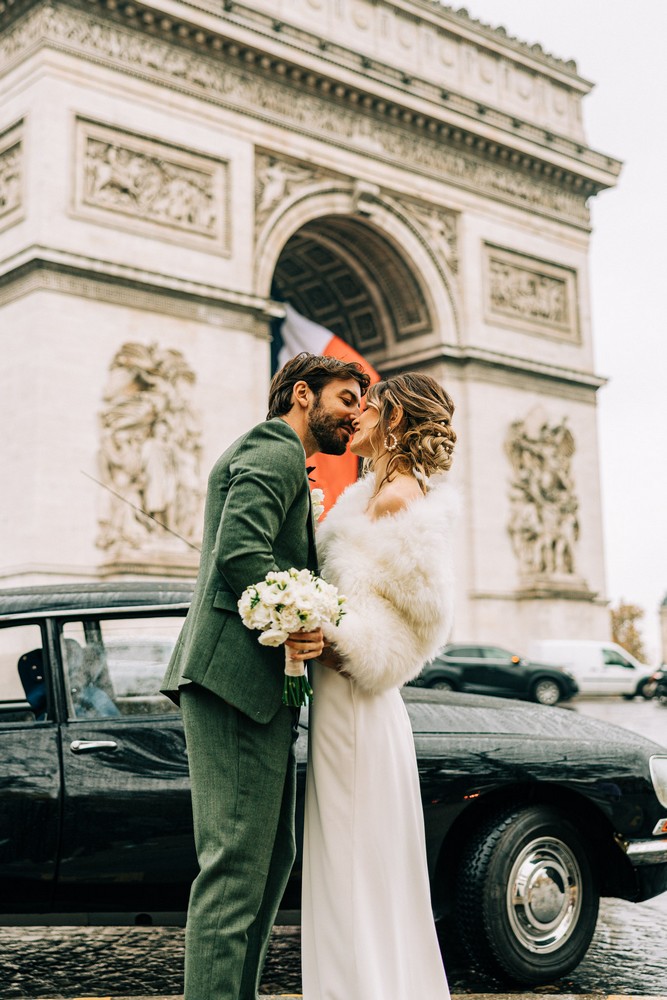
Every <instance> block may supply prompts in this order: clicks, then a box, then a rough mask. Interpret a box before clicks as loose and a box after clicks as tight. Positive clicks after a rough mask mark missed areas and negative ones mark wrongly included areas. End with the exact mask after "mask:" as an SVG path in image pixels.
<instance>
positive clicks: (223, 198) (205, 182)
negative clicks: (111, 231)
mask: <svg viewBox="0 0 667 1000" xmlns="http://www.w3.org/2000/svg"><path fill="white" fill-rule="evenodd" d="M77 132H78V136H77V149H78V163H77V183H76V195H75V209H76V211H77V212H80V213H82V214H85V215H87V216H88V217H91V216H92V217H94V218H96V219H100V218H103V217H108V218H109V221H113V223H114V224H118V219H119V217H121V218H122V217H124V218H125V224H126V225H128V223H130V222H131V225H132V228H133V229H136V230H139V231H148V232H150V233H154V232H155V233H156V234H157V233H158V232H162V231H164V230H165V229H166V230H173V231H174V232H175V233H181V234H183V235H185V236H187V237H190V238H192V237H194V238H201V239H202V240H205V241H206V242H207V243H208V244H211V243H213V244H216V245H217V248H218V249H219V250H220V251H222V252H228V251H229V239H228V234H227V228H228V225H227V216H228V213H227V197H228V192H227V186H228V182H227V164H226V162H225V161H222V160H216V159H214V158H212V157H207V156H204V155H201V154H195V153H192V152H190V151H188V150H181V149H177V148H176V147H173V146H170V145H168V144H165V143H160V142H157V141H155V140H151V139H144V138H142V137H141V136H137V135H133V134H131V133H126V132H122V131H119V130H116V129H112V128H108V127H106V126H104V125H99V124H97V123H94V122H88V121H85V120H82V119H79V120H78V121H77Z"/></svg>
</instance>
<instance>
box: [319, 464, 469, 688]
mask: <svg viewBox="0 0 667 1000" xmlns="http://www.w3.org/2000/svg"><path fill="white" fill-rule="evenodd" d="M373 488H374V477H373V476H372V475H371V476H366V477H365V478H363V479H360V480H359V481H358V482H356V483H354V484H353V485H352V486H349V487H348V488H347V489H346V490H345V492H344V493H343V494H342V496H341V497H340V498H339V499H338V502H337V503H336V505H335V507H334V508H333V509H332V510H331V511H330V512H329V514H328V516H327V517H326V519H325V520H324V522H323V523H322V524H321V525H320V526H319V528H318V531H317V549H318V556H319V560H320V568H321V573H322V576H323V577H324V579H325V580H327V581H328V582H329V583H333V584H335V585H336V586H337V587H338V590H339V591H340V593H341V594H344V595H345V596H346V598H347V603H346V614H345V615H344V617H343V619H342V621H341V623H340V625H339V626H338V627H333V626H329V627H325V629H324V631H325V634H326V637H327V639H328V640H329V641H331V642H334V643H335V645H336V648H337V650H338V652H339V653H340V654H341V655H342V656H343V657H344V658H345V665H344V667H345V670H346V671H347V672H348V673H349V674H350V675H351V676H352V678H353V680H354V682H355V683H356V684H358V685H359V687H360V688H362V689H363V690H364V691H366V692H367V693H369V694H379V693H380V692H382V691H387V690H389V689H390V688H394V687H400V686H402V685H403V684H405V683H407V681H409V680H412V678H414V677H416V676H417V674H419V672H420V671H421V669H422V667H423V666H424V664H425V663H428V662H429V661H430V660H432V659H433V658H434V657H435V655H436V654H437V652H438V650H439V649H440V648H441V647H442V646H443V645H444V643H445V642H446V641H447V639H448V637H449V633H450V630H451V626H452V619H453V605H454V581H453V534H454V527H455V521H456V516H457V514H458V510H459V506H460V503H459V496H458V493H457V492H456V490H455V489H454V488H453V487H452V486H450V485H449V483H447V482H446V481H445V477H444V476H438V477H437V478H433V479H432V480H431V481H430V489H429V491H428V493H427V494H426V495H425V496H424V497H422V498H418V499H416V500H414V501H413V502H412V503H411V504H410V505H409V506H408V507H406V508H405V509H404V510H401V511H399V512H398V513H396V514H393V515H387V516H385V517H382V518H379V519H378V520H376V521H372V520H371V519H370V517H369V516H368V515H367V514H366V513H365V510H366V507H367V505H368V502H369V500H370V498H371V495H372V492H373Z"/></svg>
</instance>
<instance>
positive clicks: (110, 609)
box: [0, 601, 191, 624]
mask: <svg viewBox="0 0 667 1000" xmlns="http://www.w3.org/2000/svg"><path fill="white" fill-rule="evenodd" d="M190 604H191V601H188V602H187V603H183V602H180V603H178V604H130V605H128V606H122V607H114V606H110V605H108V604H103V605H101V606H100V607H98V608H76V607H72V608H51V609H50V610H49V611H19V612H17V613H16V614H13V615H0V623H2V624H4V623H5V622H12V623H13V622H17V621H27V620H30V621H31V620H33V619H35V618H76V617H82V616H83V615H116V614H128V613H129V612H135V613H138V614H142V613H143V612H144V611H187V610H188V609H189V607H190Z"/></svg>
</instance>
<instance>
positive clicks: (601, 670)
mask: <svg viewBox="0 0 667 1000" xmlns="http://www.w3.org/2000/svg"><path fill="white" fill-rule="evenodd" d="M528 653H529V655H530V656H531V657H532V658H534V659H538V660H542V661H543V662H548V663H554V664H558V666H559V667H565V668H566V670H569V671H570V673H571V674H574V676H575V677H576V679H577V683H578V685H579V694H583V695H589V694H590V695H605V694H607V695H624V696H625V697H626V698H632V697H634V696H635V695H641V694H642V689H643V686H644V684H645V683H646V681H647V680H648V679H649V677H650V676H651V673H652V672H653V671H652V670H651V667H649V666H648V665H647V664H646V663H640V662H639V660H636V659H635V658H634V656H631V655H630V653H628V652H627V651H626V650H625V649H623V647H622V646H619V645H617V644H616V643H615V642H599V641H597V640H594V639H542V640H540V641H537V640H535V641H534V642H531V643H529V645H528Z"/></svg>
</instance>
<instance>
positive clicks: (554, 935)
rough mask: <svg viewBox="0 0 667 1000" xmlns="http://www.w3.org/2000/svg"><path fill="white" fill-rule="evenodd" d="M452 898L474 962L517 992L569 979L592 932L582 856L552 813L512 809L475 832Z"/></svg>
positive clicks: (562, 820) (578, 843) (594, 909)
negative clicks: (527, 987) (564, 977)
mask: <svg viewBox="0 0 667 1000" xmlns="http://www.w3.org/2000/svg"><path fill="white" fill-rule="evenodd" d="M455 892H456V904H457V906H456V912H457V918H458V920H459V928H460V936H461V939H462V941H463V944H464V946H465V948H466V950H467V951H468V954H469V955H470V958H471V959H472V961H473V962H474V963H475V964H477V965H479V966H481V967H482V968H484V969H485V970H486V971H487V972H488V973H491V974H492V975H494V976H496V977H497V978H500V979H504V980H505V981H508V982H511V983H516V984H518V985H520V986H536V985H538V984H540V983H549V982H553V980H554V979H557V978H558V977H560V976H564V975H565V974H566V973H568V972H570V971H571V970H572V969H573V968H574V967H575V966H576V965H578V964H579V962H580V961H581V960H582V958H583V957H584V955H585V954H586V950H587V948H588V945H589V944H590V941H591V938H592V936H593V932H594V930H595V924H596V921H597V914H598V904H599V893H598V890H597V887H596V885H595V880H594V878H593V874H592V871H591V866H590V864H589V861H588V857H587V854H586V849H585V848H584V846H583V843H582V840H581V838H580V835H579V833H578V832H577V829H576V828H575V827H574V826H573V825H572V823H570V822H569V820H568V819H567V818H566V817H565V816H563V815H562V814H561V813H560V812H559V811H558V810H557V809H555V808H553V807H551V806H530V807H515V808H514V809H512V810H511V811H509V812H505V813H501V814H500V815H498V814H496V815H495V816H494V817H493V819H492V820H491V821H490V822H489V823H488V824H487V825H485V826H484V827H483V828H481V829H480V830H479V831H477V833H476V834H474V835H473V837H472V839H471V840H470V841H469V842H468V845H467V847H466V851H465V854H464V856H463V858H462V863H461V865H460V867H459V875H458V881H457V884H456V889H455Z"/></svg>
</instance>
